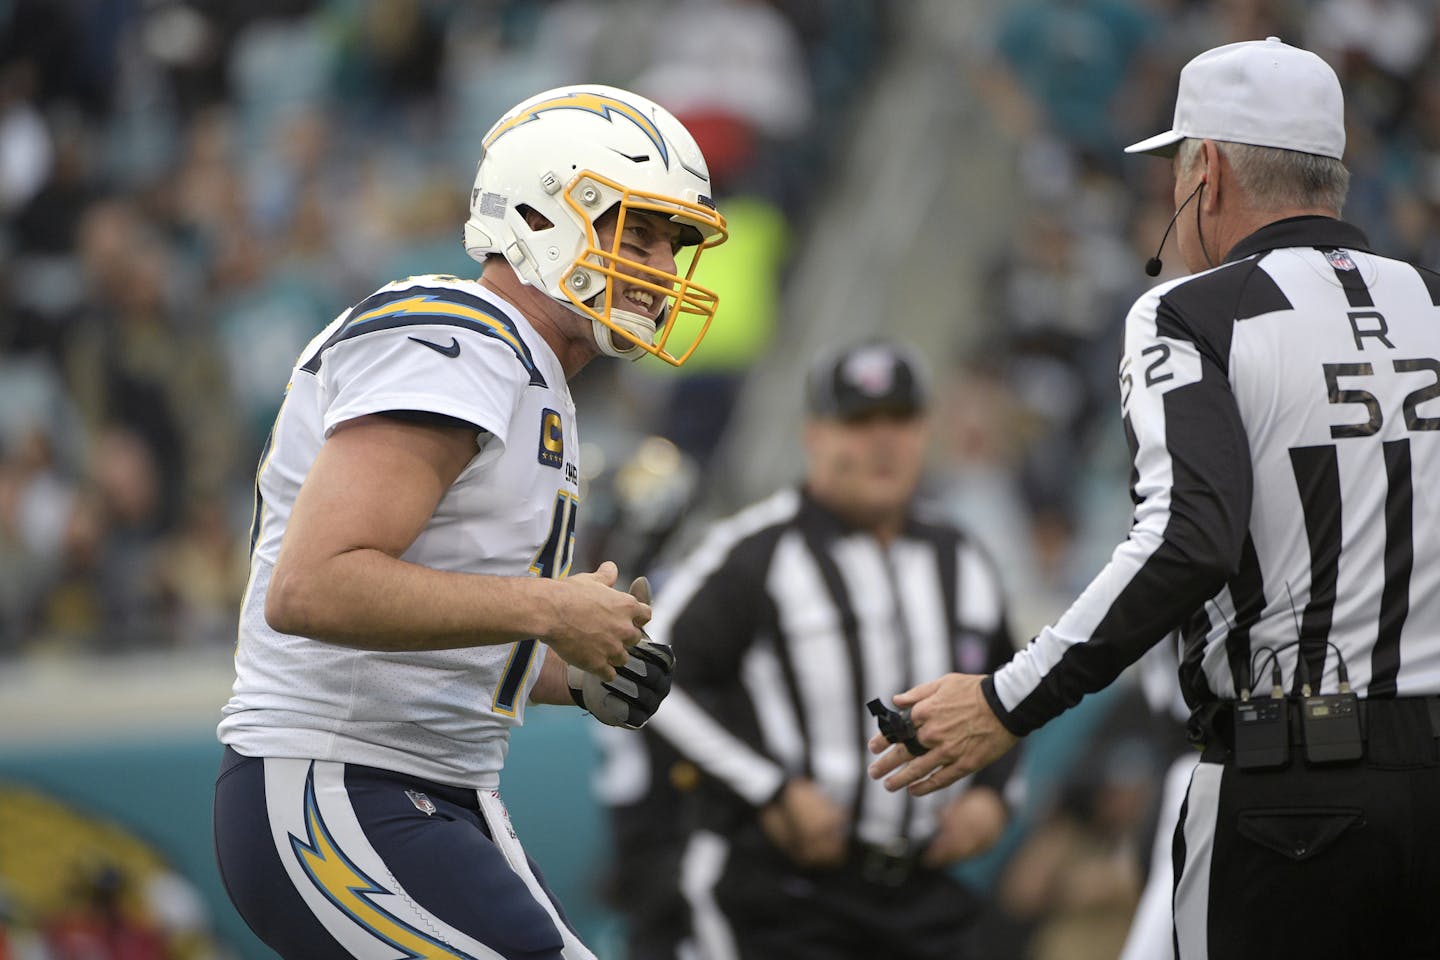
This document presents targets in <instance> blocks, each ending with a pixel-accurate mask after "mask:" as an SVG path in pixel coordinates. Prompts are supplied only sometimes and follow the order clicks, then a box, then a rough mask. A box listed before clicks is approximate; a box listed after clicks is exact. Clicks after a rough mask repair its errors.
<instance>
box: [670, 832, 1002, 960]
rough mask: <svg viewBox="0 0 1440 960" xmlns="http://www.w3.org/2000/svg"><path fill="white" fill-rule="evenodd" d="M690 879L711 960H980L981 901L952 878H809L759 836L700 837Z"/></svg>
mask: <svg viewBox="0 0 1440 960" xmlns="http://www.w3.org/2000/svg"><path fill="white" fill-rule="evenodd" d="M700 861H704V863H700ZM707 866H708V867H710V868H712V869H709V870H708V871H707V870H706V869H705V868H706V867H707ZM682 870H683V873H682V876H683V878H684V886H685V893H686V896H687V898H688V899H689V900H690V902H691V906H692V909H693V911H694V924H693V926H694V934H695V942H696V945H697V946H698V947H699V948H700V955H701V956H702V957H703V958H704V960H732V958H743V960H851V958H856V957H883V958H885V960H966V958H967V957H970V956H972V953H971V951H970V950H969V948H968V942H969V936H968V934H969V929H970V926H971V924H972V922H973V921H974V919H975V917H976V914H977V913H978V911H979V908H980V901H979V899H978V897H977V896H976V895H975V894H974V893H973V892H972V891H971V890H970V889H969V888H968V887H966V886H965V885H964V884H962V883H960V882H959V881H957V880H955V879H954V878H952V877H950V876H949V875H948V874H946V873H945V872H943V871H938V870H929V869H925V868H923V867H918V866H917V867H916V868H915V869H914V870H912V871H911V872H909V874H908V876H906V877H905V878H904V879H903V880H902V881H900V882H897V883H894V884H893V885H892V884H889V883H878V882H875V881H874V880H871V879H867V877H866V876H865V875H864V872H863V871H862V870H861V867H860V864H859V863H858V862H851V863H847V864H846V865H845V866H843V867H841V868H839V869H836V870H801V869H800V868H798V867H796V866H795V865H794V864H792V863H790V861H789V860H787V859H786V858H784V857H783V856H782V855H781V854H779V853H778V852H776V851H775V850H774V849H773V848H771V847H770V846H769V845H768V844H767V843H765V841H764V840H763V839H761V838H759V836H758V831H743V832H741V833H739V834H737V835H736V836H735V837H734V839H733V841H732V840H727V839H723V838H721V837H719V836H718V835H716V834H713V833H708V832H704V831H701V832H699V833H697V834H696V836H695V837H694V838H692V842H691V846H690V847H689V848H687V851H686V862H685V865H684V867H683V868H682ZM891 879H892V880H893V879H896V878H894V877H892V878H891Z"/></svg>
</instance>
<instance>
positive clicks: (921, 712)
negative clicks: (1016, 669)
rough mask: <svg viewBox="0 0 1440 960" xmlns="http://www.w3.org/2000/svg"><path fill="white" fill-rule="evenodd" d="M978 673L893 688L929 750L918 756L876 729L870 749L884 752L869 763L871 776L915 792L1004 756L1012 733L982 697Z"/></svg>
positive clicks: (892, 787)
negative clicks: (897, 690)
mask: <svg viewBox="0 0 1440 960" xmlns="http://www.w3.org/2000/svg"><path fill="white" fill-rule="evenodd" d="M982 679H983V678H982V677H979V676H975V675H972V674H966V673H947V674H945V676H943V677H941V678H939V679H938V680H931V681H930V682H929V683H922V684H920V686H918V687H913V688H911V689H909V690H906V691H905V692H904V693H901V694H897V695H896V696H895V706H897V707H900V708H902V709H903V708H905V707H909V708H910V722H911V723H913V724H914V725H915V731H916V736H917V737H918V739H919V740H920V742H921V743H922V744H923V745H925V746H927V747H929V748H930V750H929V751H928V752H927V753H925V754H924V755H923V756H919V757H917V756H914V755H913V754H911V753H910V751H909V750H908V749H906V747H905V745H904V744H898V743H897V744H891V743H890V742H889V741H887V740H886V739H885V737H884V736H883V735H881V734H878V733H877V734H876V735H875V736H873V737H871V738H870V752H871V753H878V754H883V756H881V757H880V758H879V759H878V760H876V761H875V762H874V763H872V764H870V776H871V778H873V779H875V780H879V779H881V778H882V777H883V778H885V789H886V790H890V791H892V792H893V791H895V790H899V789H901V788H902V787H908V788H909V790H910V793H911V795H913V796H917V797H920V796H924V795H925V794H927V793H934V792H935V791H936V790H939V789H941V788H942V787H948V786H949V785H950V784H952V783H954V782H955V781H956V780H959V779H960V778H961V777H963V776H966V775H967V774H971V773H974V772H975V771H976V770H979V769H980V768H981V767H983V766H985V765H987V764H990V763H993V762H994V761H995V760H997V759H999V758H1000V757H1002V756H1004V754H1005V752H1006V751H1007V750H1009V749H1010V748H1011V747H1013V746H1015V741H1016V739H1017V738H1016V736H1015V735H1014V734H1013V733H1011V732H1010V731H1009V730H1006V729H1005V728H1004V727H1003V726H1001V724H1000V721H999V720H998V719H996V717H995V712H994V711H993V710H991V709H990V704H988V703H987V702H986V701H985V695H984V694H983V693H981V691H980V681H981V680H982ZM887 747H888V748H889V749H888V750H887V749H886V748H887Z"/></svg>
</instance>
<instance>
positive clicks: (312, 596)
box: [265, 550, 557, 650]
mask: <svg viewBox="0 0 1440 960" xmlns="http://www.w3.org/2000/svg"><path fill="white" fill-rule="evenodd" d="M556 586H557V584H556V582H555V581H553V580H545V579H541V578H538V577H495V576H482V575H477V574H465V573H452V572H449V571H444V570H435V569H431V568H429V567H423V566H420V565H418V564H413V563H407V562H405V561H403V560H398V559H396V558H394V557H391V556H388V555H387V554H384V553H382V552H380V551H378V550H352V551H348V552H346V553H342V554H340V555H338V556H335V557H332V558H329V559H328V560H326V561H324V562H323V563H318V564H314V565H312V566H287V565H285V564H284V562H283V560H282V563H281V564H280V565H279V566H277V567H276V569H275V574H274V577H273V578H272V579H271V582H270V586H269V590H268V592H267V595H266V602H265V620H266V622H267V623H269V625H270V626H271V627H272V628H273V629H275V630H278V631H280V632H281V633H289V634H295V635H297V636H303V637H311V638H313V639H316V640H326V641H329V642H331V643H338V644H343V645H345V646H350V647H358V648H361V649H366V650H445V649H452V648H456V647H471V646H485V645H489V644H500V643H510V642H513V641H515V640H522V639H525V638H527V637H544V636H546V635H548V634H549V632H550V631H551V630H552V629H553V627H554V625H555V623H556V620H557V617H556V614H555V604H554V600H553V591H554V589H555V588H556Z"/></svg>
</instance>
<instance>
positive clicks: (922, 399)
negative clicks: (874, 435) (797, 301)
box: [806, 340, 930, 420]
mask: <svg viewBox="0 0 1440 960" xmlns="http://www.w3.org/2000/svg"><path fill="white" fill-rule="evenodd" d="M926 381H927V377H926V373H925V368H924V364H923V362H922V361H921V360H920V357H919V356H918V355H917V354H916V353H915V352H914V351H913V350H911V349H910V348H909V347H906V346H904V345H902V344H899V343H895V342H894V341H890V340H866V341H863V342H861V343H856V344H852V345H850V346H847V347H844V348H842V349H840V350H838V351H836V352H832V353H830V354H827V355H826V356H824V357H823V358H821V360H820V361H819V362H818V363H816V364H815V366H814V367H813V368H812V369H811V371H810V382H809V389H808V391H807V393H808V397H807V403H806V407H807V409H808V410H809V411H810V414H811V415H812V416H816V417H826V418H832V419H836V420H853V419H858V418H860V417H866V416H871V415H873V414H878V413H890V414H899V415H902V416H904V415H911V414H917V413H921V412H923V411H924V410H925V408H926V406H927V404H928V403H929V399H930V398H929V389H928V383H927V382H926Z"/></svg>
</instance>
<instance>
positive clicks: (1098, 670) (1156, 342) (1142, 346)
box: [982, 264, 1252, 735]
mask: <svg viewBox="0 0 1440 960" xmlns="http://www.w3.org/2000/svg"><path fill="white" fill-rule="evenodd" d="M1249 266H1250V265H1248V264H1235V265H1231V266H1227V267H1224V268H1222V269H1221V270H1220V271H1215V272H1213V273H1212V274H1210V275H1202V278H1199V279H1198V280H1197V278H1191V279H1190V280H1189V281H1188V282H1189V283H1190V284H1191V286H1190V287H1189V288H1187V289H1186V290H1184V291H1183V292H1182V293H1181V294H1179V295H1170V296H1167V292H1168V291H1170V290H1171V289H1172V286H1171V285H1162V286H1160V287H1156V288H1154V289H1153V290H1151V291H1150V292H1148V293H1147V294H1146V295H1144V296H1143V297H1141V299H1140V300H1139V301H1138V302H1137V303H1136V304H1135V306H1134V307H1133V308H1132V309H1131V311H1130V314H1129V316H1128V317H1127V319H1126V333H1125V349H1124V355H1123V358H1122V360H1121V364H1120V369H1119V374H1120V393H1121V411H1122V414H1123V418H1124V425H1125V431H1126V436H1127V440H1128V441H1129V444H1130V449H1131V453H1132V457H1133V466H1134V469H1133V471H1132V479H1133V490H1132V498H1133V499H1134V501H1135V504H1136V506H1135V514H1134V520H1133V523H1132V526H1131V529H1130V534H1129V537H1128V538H1127V539H1126V540H1125V541H1124V542H1123V543H1122V544H1120V546H1119V547H1117V548H1116V550H1115V551H1114V553H1113V554H1112V556H1111V558H1110V561H1109V563H1108V564H1107V565H1106V566H1105V568H1104V569H1103V570H1102V571H1101V572H1100V574H1099V575H1098V576H1097V577H1096V578H1095V579H1094V580H1093V581H1092V582H1091V583H1090V585H1089V586H1088V587H1087V588H1086V589H1085V591H1084V592H1083V593H1082V594H1081V596H1080V597H1079V599H1077V600H1076V601H1075V603H1074V604H1073V605H1072V606H1071V607H1070V609H1069V610H1067V611H1066V612H1065V614H1064V615H1062V616H1061V617H1060V619H1059V620H1058V621H1057V622H1056V623H1055V624H1054V625H1053V626H1049V627H1046V628H1045V629H1044V630H1042V631H1041V632H1040V634H1039V636H1037V637H1036V638H1035V639H1034V640H1032V641H1031V642H1030V644H1029V645H1028V646H1027V647H1026V648H1025V649H1023V650H1021V651H1020V652H1019V653H1017V654H1016V655H1015V657H1014V658H1013V659H1012V660H1011V661H1010V662H1009V663H1008V664H1007V665H1006V666H1004V667H1002V668H1001V669H999V670H997V671H996V672H995V673H994V674H993V675H992V676H991V677H989V678H987V679H986V680H985V681H984V682H983V685H982V689H983V690H984V692H985V696H986V698H987V700H988V701H989V703H990V706H991V708H992V709H994V711H995V713H996V716H997V717H998V718H999V719H1000V721H1001V723H1003V724H1004V725H1005V727H1006V728H1007V729H1008V730H1010V731H1011V732H1012V733H1015V734H1017V735H1024V734H1027V733H1029V732H1030V731H1032V730H1034V729H1036V728H1037V727H1040V726H1042V725H1043V724H1045V723H1046V722H1047V721H1049V720H1050V719H1052V718H1054V717H1055V716H1057V715H1058V714H1060V713H1061V712H1063V711H1064V710H1066V709H1068V708H1069V707H1071V706H1073V705H1074V704H1076V703H1078V702H1079V700H1080V698H1081V697H1083V696H1084V695H1085V694H1086V693H1091V692H1094V691H1096V690H1099V689H1102V688H1103V687H1105V686H1106V685H1108V684H1109V683H1111V682H1112V681H1113V680H1114V679H1115V678H1116V677H1118V676H1119V675H1120V673H1121V672H1122V671H1123V670H1124V669H1125V668H1126V667H1127V666H1129V665H1130V664H1131V663H1133V662H1134V661H1135V660H1137V659H1139V658H1140V656H1141V655H1142V654H1143V653H1144V652H1145V651H1146V650H1147V649H1149V648H1150V646H1152V645H1153V644H1154V643H1156V642H1157V641H1159V640H1160V638H1161V637H1163V636H1164V635H1165V634H1166V633H1168V632H1169V631H1170V630H1172V629H1173V628H1175V627H1176V626H1177V625H1179V624H1180V623H1181V622H1183V621H1184V620H1185V619H1186V618H1187V617H1189V616H1190V615H1191V614H1192V613H1193V612H1194V611H1195V610H1196V609H1198V608H1199V607H1200V606H1201V605H1202V604H1203V603H1204V602H1205V601H1206V600H1207V599H1209V598H1210V597H1212V596H1213V595H1214V594H1215V593H1216V592H1217V591H1219V590H1220V588H1221V587H1222V586H1223V585H1224V582H1225V580H1226V578H1227V577H1228V576H1229V575H1231V574H1232V573H1233V572H1234V570H1235V568H1236V566H1237V565H1238V562H1239V557H1240V552H1241V546H1242V544H1243V542H1244V538H1245V532H1246V528H1247V525H1248V522H1249V510H1250V501H1251V484H1252V479H1251V473H1250V459H1249V448H1248V445H1247V441H1246V436H1245V430H1244V425H1243V423H1242V421H1241V418H1240V413H1239V410H1238V408H1237V406H1236V402H1235V397H1234V395H1233V393H1232V392H1231V389H1230V383H1229V379H1228V354H1229V325H1230V319H1229V318H1230V317H1231V316H1233V313H1228V312H1227V311H1226V309H1225V306H1226V305H1215V304H1206V303H1205V295H1206V291H1207V289H1211V288H1217V289H1219V288H1224V289H1233V284H1220V285H1216V284H1206V283H1205V282H1204V277H1207V276H1211V277H1213V276H1214V274H1215V273H1223V272H1224V271H1228V270H1239V269H1249ZM1197 300H1198V301H1199V303H1198V305H1199V306H1200V307H1202V308H1203V307H1206V306H1209V307H1211V308H1212V309H1210V310H1208V311H1205V312H1200V311H1196V310H1194V309H1191V307H1192V305H1195V303H1196V301H1197ZM1197 315H1208V316H1222V317H1224V318H1225V319H1224V325H1223V327H1222V326H1220V325H1218V324H1215V323H1214V322H1213V321H1212V322H1211V326H1210V327H1209V328H1208V329H1206V328H1202V327H1200V326H1199V325H1198V324H1197V323H1195V322H1194V320H1193V319H1192V318H1193V317H1195V316H1197Z"/></svg>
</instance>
